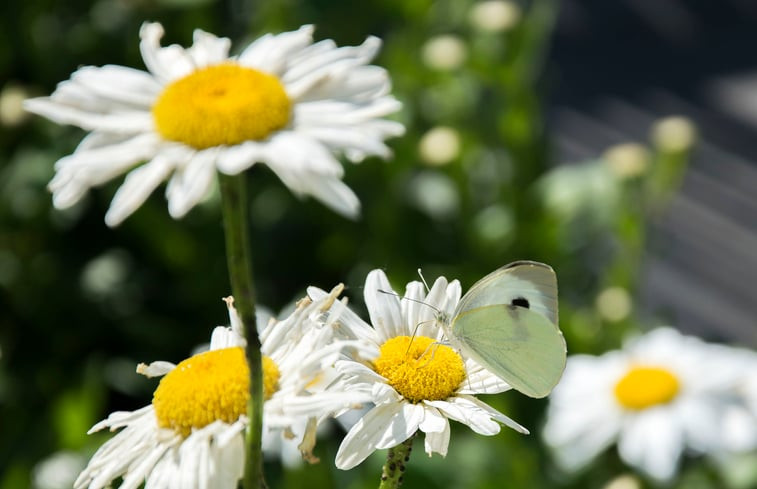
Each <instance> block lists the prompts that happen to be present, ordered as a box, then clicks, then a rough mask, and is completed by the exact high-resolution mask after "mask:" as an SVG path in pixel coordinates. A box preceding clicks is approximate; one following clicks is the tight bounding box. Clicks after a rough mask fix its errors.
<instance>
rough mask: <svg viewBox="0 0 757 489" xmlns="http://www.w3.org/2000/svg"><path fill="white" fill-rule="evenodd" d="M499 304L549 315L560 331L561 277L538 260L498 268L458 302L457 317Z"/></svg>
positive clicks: (517, 262) (474, 285) (548, 317)
mask: <svg viewBox="0 0 757 489" xmlns="http://www.w3.org/2000/svg"><path fill="white" fill-rule="evenodd" d="M495 304H510V305H517V306H520V307H525V308H527V309H531V310H532V311H535V312H537V313H539V314H541V315H543V316H546V317H547V319H549V320H550V321H551V322H552V324H554V325H555V328H557V325H558V314H557V277H556V276H555V272H554V270H552V267H550V266H549V265H545V264H544V263H539V262H535V261H516V262H513V263H510V264H508V265H505V266H503V267H501V268H498V269H497V270H495V271H493V272H492V273H490V274H489V275H487V276H485V277H484V278H482V279H481V280H479V281H478V282H476V283H475V284H473V287H471V288H470V290H469V291H468V293H467V294H465V296H464V297H463V298H462V299H461V300H460V302H459V303H458V305H457V309H456V310H455V314H454V316H457V315H458V314H460V313H463V312H465V311H468V310H471V309H478V308H479V307H483V306H492V305H495ZM454 316H453V317H454Z"/></svg>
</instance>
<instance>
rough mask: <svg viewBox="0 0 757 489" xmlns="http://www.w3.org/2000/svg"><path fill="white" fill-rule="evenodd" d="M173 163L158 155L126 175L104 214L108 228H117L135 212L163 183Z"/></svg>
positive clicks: (172, 167)
mask: <svg viewBox="0 0 757 489" xmlns="http://www.w3.org/2000/svg"><path fill="white" fill-rule="evenodd" d="M174 166H175V163H174V162H173V161H171V160H169V159H168V158H166V157H165V156H163V155H162V154H161V155H158V156H156V157H155V158H153V159H152V161H150V162H149V163H147V164H145V165H142V166H140V167H139V168H136V169H134V170H132V171H131V172H129V174H128V175H126V179H125V180H124V183H123V184H122V185H121V187H119V189H118V191H117V192H116V195H114V196H113V200H112V201H111V203H110V208H109V209H108V212H107V213H106V214H105V223H106V224H107V225H108V226H111V227H114V226H118V225H119V224H121V222H123V220H124V219H126V218H127V217H129V216H130V215H131V214H132V213H133V212H134V211H136V210H137V209H138V208H139V207H140V206H141V205H142V204H143V203H144V202H145V200H147V197H149V196H150V194H151V193H152V192H153V190H155V188H156V187H157V186H158V185H160V183H161V182H163V181H164V180H165V179H166V177H167V176H168V175H169V174H170V173H171V171H172V170H173V169H174Z"/></svg>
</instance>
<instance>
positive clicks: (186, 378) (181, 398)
mask: <svg viewBox="0 0 757 489" xmlns="http://www.w3.org/2000/svg"><path fill="white" fill-rule="evenodd" d="M279 375H280V374H279V368H278V367H277V366H276V363H275V362H274V361H273V360H271V359H270V358H268V357H266V356H263V387H264V397H265V399H266V400H267V399H270V397H271V396H272V395H273V394H274V392H276V390H277V389H278V382H279ZM249 398H250V369H249V368H248V367H247V360H246V359H245V356H244V350H243V349H242V348H239V347H234V348H223V349H221V350H211V351H207V352H204V353H200V354H198V355H195V356H193V357H190V358H187V359H186V360H184V361H183V362H181V363H179V364H178V365H177V366H176V368H175V369H173V370H172V371H171V372H169V373H168V374H167V375H166V376H165V377H163V378H162V379H161V381H160V384H159V385H158V388H157V389H155V394H153V398H152V404H153V406H154V407H155V415H156V416H157V418H158V425H160V426H161V427H162V428H170V429H172V430H174V431H176V432H178V433H181V435H182V436H184V437H187V436H189V434H190V433H191V432H192V428H202V427H203V426H206V425H208V424H210V423H212V422H213V421H216V420H221V421H224V422H226V423H233V422H234V421H236V420H237V419H239V416H241V415H243V414H245V413H246V412H247V400H248V399H249Z"/></svg>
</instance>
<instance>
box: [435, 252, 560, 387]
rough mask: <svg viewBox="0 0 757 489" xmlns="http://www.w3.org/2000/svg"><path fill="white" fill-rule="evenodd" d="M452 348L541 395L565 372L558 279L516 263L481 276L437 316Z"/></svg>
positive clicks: (541, 268) (536, 266) (544, 268)
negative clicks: (454, 304) (447, 311)
mask: <svg viewBox="0 0 757 489" xmlns="http://www.w3.org/2000/svg"><path fill="white" fill-rule="evenodd" d="M437 320H438V321H439V323H440V324H441V326H442V328H444V331H445V334H446V336H447V339H448V340H449V343H450V345H451V346H452V347H453V348H456V349H458V350H459V351H460V352H462V353H463V355H465V356H468V357H470V358H472V359H473V360H475V361H477V362H478V363H479V364H481V365H482V366H483V367H485V368H486V369H487V370H489V371H491V372H492V373H493V374H494V375H497V376H498V377H500V378H502V379H503V380H504V381H506V382H507V383H508V384H510V386H511V387H512V388H513V389H515V390H517V391H519V392H522V393H523V394H526V395H527V396H531V397H544V396H546V395H547V394H549V392H550V391H551V390H552V388H553V387H554V386H555V385H556V384H557V382H558V381H559V380H560V377H561V376H562V372H563V370H564V369H565V360H566V353H567V348H566V345H565V339H564V338H563V335H562V333H561V332H560V329H559V327H558V323H557V278H556V277H555V272H554V271H553V270H552V268H551V267H550V266H548V265H545V264H543V263H538V262H533V261H516V262H513V263H510V264H508V265H505V266H504V267H502V268H499V269H497V270H495V271H493V272H492V273H490V274H489V275H487V276H485V277H484V278H482V279H481V280H479V281H478V282H476V283H475V284H474V285H473V287H471V288H470V290H469V291H468V293H467V294H465V295H464V296H463V298H462V299H461V300H460V302H459V304H458V305H457V308H456V309H455V312H454V313H453V314H452V316H451V317H450V316H448V315H446V314H441V313H440V314H439V315H438V317H437Z"/></svg>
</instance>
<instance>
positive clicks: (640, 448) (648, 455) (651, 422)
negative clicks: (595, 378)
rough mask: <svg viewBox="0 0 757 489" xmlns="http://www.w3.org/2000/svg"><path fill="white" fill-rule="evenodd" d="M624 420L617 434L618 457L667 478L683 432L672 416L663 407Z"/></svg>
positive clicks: (677, 455)
mask: <svg viewBox="0 0 757 489" xmlns="http://www.w3.org/2000/svg"><path fill="white" fill-rule="evenodd" d="M626 423H628V425H627V427H626V428H625V429H624V430H623V431H622V432H621V434H620V437H619V438H618V453H619V454H620V457H621V458H622V459H623V460H625V461H626V462H627V463H629V464H630V465H633V466H636V467H639V468H640V469H642V470H643V471H644V472H646V473H647V474H649V475H651V476H652V477H654V478H656V479H658V480H670V479H671V478H672V477H673V475H674V474H675V470H676V467H677V465H678V461H679V459H680V457H681V453H682V451H683V450H682V448H683V433H682V432H681V429H680V426H679V425H678V424H677V423H676V421H675V419H671V418H670V416H669V415H667V413H666V411H665V410H664V409H654V410H649V411H648V412H646V413H644V414H643V415H642V416H637V417H635V418H632V419H628V420H627V421H626Z"/></svg>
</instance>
